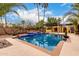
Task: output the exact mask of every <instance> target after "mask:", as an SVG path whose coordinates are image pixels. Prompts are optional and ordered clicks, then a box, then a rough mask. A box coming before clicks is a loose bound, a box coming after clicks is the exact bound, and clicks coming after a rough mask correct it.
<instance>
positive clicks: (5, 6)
mask: <svg viewBox="0 0 79 59" xmlns="http://www.w3.org/2000/svg"><path fill="white" fill-rule="evenodd" d="M14 6H22V7H23V8H24V9H27V8H26V7H25V6H24V5H23V4H21V3H18V4H17V3H1V4H0V7H1V9H0V16H4V18H5V26H7V20H6V13H8V12H15V13H16V14H17V12H16V11H14V10H11V8H12V7H14Z"/></svg>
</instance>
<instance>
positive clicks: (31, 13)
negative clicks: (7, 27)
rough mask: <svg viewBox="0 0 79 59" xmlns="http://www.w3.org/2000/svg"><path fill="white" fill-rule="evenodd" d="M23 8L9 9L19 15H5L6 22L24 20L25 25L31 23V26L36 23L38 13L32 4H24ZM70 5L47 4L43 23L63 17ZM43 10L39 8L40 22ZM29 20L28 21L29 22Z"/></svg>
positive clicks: (10, 13)
mask: <svg viewBox="0 0 79 59" xmlns="http://www.w3.org/2000/svg"><path fill="white" fill-rule="evenodd" d="M23 5H24V6H25V7H26V8H27V10H26V9H25V8H23V7H22V6H16V7H13V8H11V9H12V10H15V11H17V12H18V13H19V15H20V16H18V15H17V14H15V13H13V12H9V13H7V14H6V15H7V16H6V17H7V22H9V23H20V21H21V20H25V21H26V23H28V22H32V23H33V24H35V23H37V22H38V11H37V8H36V5H34V4H33V3H25V4H23ZM71 5H72V4H71V3H49V4H48V8H47V10H46V12H45V15H46V17H45V21H47V18H48V17H63V16H64V15H65V14H66V13H67V12H68V11H70V10H71ZM43 11H44V9H43V8H41V7H40V8H39V13H40V20H42V19H43V15H44V13H43ZM29 20H30V21H29Z"/></svg>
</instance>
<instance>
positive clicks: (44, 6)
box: [41, 3, 48, 20]
mask: <svg viewBox="0 0 79 59" xmlns="http://www.w3.org/2000/svg"><path fill="white" fill-rule="evenodd" d="M41 5H42V7H43V8H44V16H43V20H45V12H46V10H47V7H48V3H41Z"/></svg>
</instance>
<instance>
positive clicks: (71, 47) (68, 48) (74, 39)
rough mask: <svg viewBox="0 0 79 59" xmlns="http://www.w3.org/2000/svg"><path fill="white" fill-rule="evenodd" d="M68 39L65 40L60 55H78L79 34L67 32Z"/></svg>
mask: <svg viewBox="0 0 79 59" xmlns="http://www.w3.org/2000/svg"><path fill="white" fill-rule="evenodd" d="M68 36H69V37H70V38H69V41H68V42H65V43H64V45H63V47H62V50H61V53H60V56H79V35H75V34H68Z"/></svg>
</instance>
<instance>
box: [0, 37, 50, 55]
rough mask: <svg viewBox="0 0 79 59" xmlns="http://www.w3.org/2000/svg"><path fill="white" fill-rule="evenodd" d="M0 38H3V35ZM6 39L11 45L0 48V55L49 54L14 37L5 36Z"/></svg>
mask: <svg viewBox="0 0 79 59" xmlns="http://www.w3.org/2000/svg"><path fill="white" fill-rule="evenodd" d="M0 39H4V37H1V38H0ZM6 40H7V41H9V42H11V43H12V44H13V45H12V46H10V47H6V48H3V49H0V56H1V55H2V56H49V55H48V54H46V53H44V52H42V51H40V50H38V49H35V48H33V47H31V46H28V45H25V44H22V43H21V42H19V41H17V40H15V39H11V38H9V37H7V38H6Z"/></svg>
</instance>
